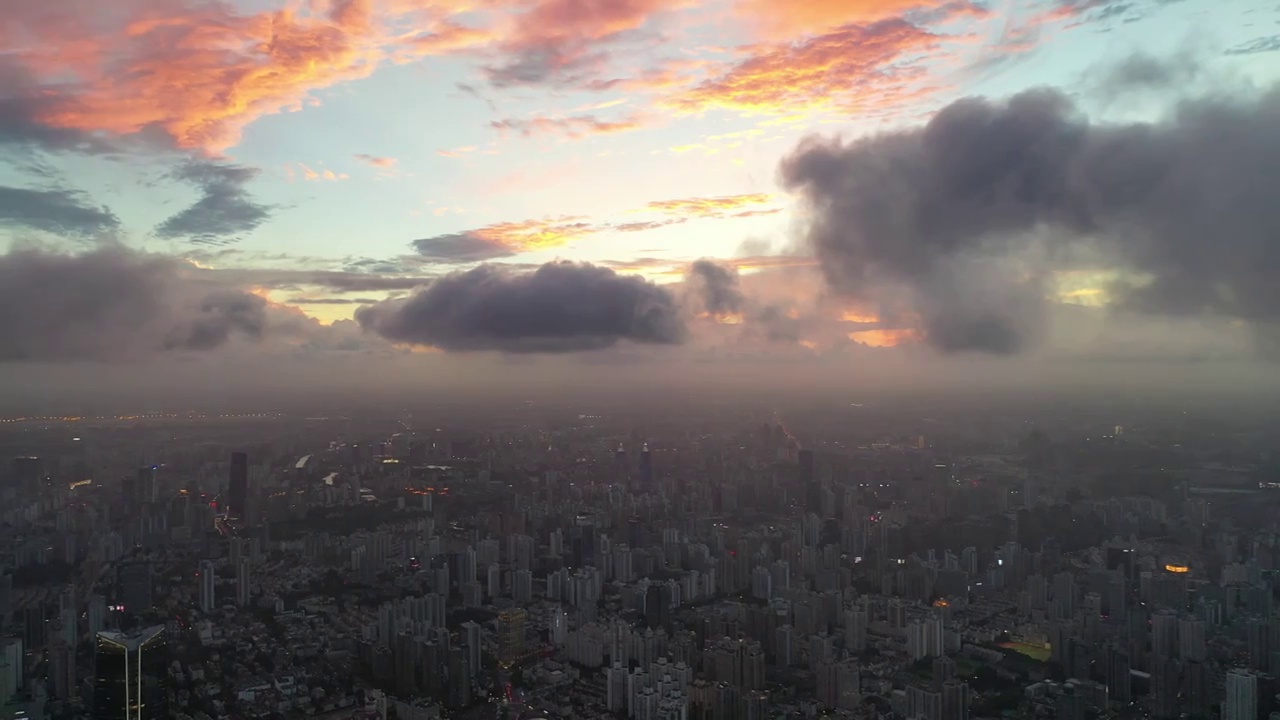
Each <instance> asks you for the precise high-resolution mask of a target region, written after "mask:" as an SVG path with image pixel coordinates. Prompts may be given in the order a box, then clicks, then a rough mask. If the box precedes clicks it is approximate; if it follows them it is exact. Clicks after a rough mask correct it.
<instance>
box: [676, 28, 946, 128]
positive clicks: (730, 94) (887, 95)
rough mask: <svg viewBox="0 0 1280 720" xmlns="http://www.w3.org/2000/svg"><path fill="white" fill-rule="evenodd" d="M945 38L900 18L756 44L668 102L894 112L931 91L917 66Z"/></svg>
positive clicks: (687, 107)
mask: <svg viewBox="0 0 1280 720" xmlns="http://www.w3.org/2000/svg"><path fill="white" fill-rule="evenodd" d="M940 41H941V38H940V37H939V36H937V35H935V34H933V33H931V32H929V31H927V30H924V29H923V28H920V27H917V26H916V25H913V24H911V23H909V22H907V21H905V20H902V19H893V20H885V21H882V22H878V23H875V24H873V25H863V26H855V25H850V26H846V27H844V28H841V29H839V30H836V31H833V32H829V33H826V34H824V35H819V36H816V37H813V38H810V39H808V40H805V41H803V42H799V43H795V44H780V45H766V46H758V47H756V48H754V49H753V51H754V54H753V55H752V56H750V57H748V58H747V59H745V60H742V61H740V62H737V63H736V64H729V65H726V66H724V67H723V68H722V69H721V71H720V72H719V74H717V75H715V76H714V77H711V78H709V79H707V80H704V81H703V82H701V83H698V84H697V85H695V86H693V87H691V88H688V89H687V90H684V91H680V92H677V93H676V94H675V95H674V96H672V97H670V98H667V99H666V100H665V101H664V103H665V104H667V105H669V106H672V107H673V108H675V109H677V110H682V111H685V112H702V111H705V110H708V109H715V108H720V109H727V110H736V111H739V112H744V113H763V114H771V115H777V114H787V115H803V114H804V113H806V112H810V111H813V110H822V109H839V110H842V111H846V112H848V111H861V112H865V111H868V110H875V109H880V108H884V107H886V106H893V107H896V106H898V105H899V104H902V103H905V102H906V101H907V100H909V99H912V98H914V97H918V96H919V95H920V94H921V93H922V92H925V91H927V89H926V88H922V87H921V83H920V80H921V75H922V68H921V67H920V66H919V65H913V61H918V60H921V59H922V58H923V57H924V56H925V54H926V53H928V52H930V51H932V50H935V49H936V48H937V47H938V46H939V43H940Z"/></svg>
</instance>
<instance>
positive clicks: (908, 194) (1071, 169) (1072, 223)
mask: <svg viewBox="0 0 1280 720" xmlns="http://www.w3.org/2000/svg"><path fill="white" fill-rule="evenodd" d="M781 174H782V178H783V182H784V183H785V185H786V186H787V187H788V188H790V189H791V190H792V191H794V192H796V193H799V194H801V195H802V196H803V197H804V198H805V199H806V200H807V201H808V203H809V205H810V208H811V215H812V216H811V222H810V225H809V227H808V229H807V233H806V236H805V240H806V242H807V243H808V244H809V245H810V246H811V247H812V249H813V251H814V253H815V254H816V256H817V258H818V260H819V261H820V263H821V268H822V271H823V273H824V275H825V277H826V280H827V282H828V284H829V286H830V287H831V288H832V289H833V290H835V291H837V292H839V293H841V294H843V295H845V296H849V297H853V298H859V299H863V300H867V301H872V302H878V303H880V304H881V306H882V307H885V306H887V307H889V308H891V309H894V310H896V311H899V312H901V313H903V314H904V315H913V316H915V317H918V318H919V325H920V326H921V328H922V329H923V330H924V333H925V335H926V337H927V338H928V339H929V341H930V342H932V343H933V344H934V345H935V346H936V347H939V348H941V349H943V350H979V351H986V352H995V353H1007V352H1013V351H1016V350H1019V349H1021V348H1023V347H1024V346H1026V345H1027V344H1028V343H1029V342H1032V341H1034V340H1035V333H1036V331H1037V329H1038V328H1039V327H1040V325H1042V324H1043V323H1042V318H1043V315H1044V311H1045V301H1044V298H1045V296H1046V295H1048V294H1050V288H1049V280H1050V278H1051V276H1052V273H1053V272H1055V271H1060V270H1064V269H1076V270H1089V271H1099V270H1106V271H1109V272H1111V273H1113V274H1115V275H1117V276H1118V277H1119V278H1120V279H1119V280H1118V281H1115V282H1114V283H1112V284H1110V286H1109V287H1108V288H1107V289H1108V290H1109V293H1110V295H1111V298H1112V302H1113V304H1114V306H1115V307H1117V308H1129V309H1136V310H1140V311H1143V312H1146V313H1158V314H1165V315H1212V316H1218V317H1225V318H1234V319H1241V320H1245V321H1249V322H1252V323H1255V324H1256V325H1258V326H1261V325H1262V324H1264V323H1268V322H1273V321H1275V320H1276V319H1277V318H1278V316H1280V282H1276V278H1277V277H1280V244H1277V242H1276V238H1277V237H1278V236H1280V203H1277V202H1276V201H1275V188H1276V187H1280V89H1272V90H1271V91H1269V92H1266V93H1264V94H1262V95H1261V96H1258V97H1253V98H1248V99H1226V98H1219V97H1214V98H1209V99H1202V100H1197V101H1189V102H1184V103H1182V104H1181V105H1179V106H1178V107H1177V109H1176V112H1173V113H1172V114H1171V115H1170V116H1169V118H1168V119H1166V120H1164V121H1161V122H1154V123H1146V124H1126V125H1120V124H1105V123H1091V122H1090V121H1089V120H1088V118H1086V117H1084V116H1083V115H1082V114H1080V112H1079V111H1078V110H1077V109H1076V108H1075V107H1074V106H1073V104H1072V102H1071V100H1069V99H1068V98H1067V97H1066V96H1065V95H1063V94H1062V93H1059V92H1056V91H1052V90H1037V91H1032V92H1026V93H1022V94H1020V95H1017V96H1014V97H1013V98H1011V99H1009V100H1008V101H1006V102H1001V103H995V102H990V101H987V100H982V99H966V100H961V101H958V102H956V103H953V104H952V105H950V106H948V107H946V108H944V109H943V110H942V111H940V112H939V113H938V114H937V115H936V116H934V118H933V119H932V120H930V122H929V123H928V124H927V125H925V126H924V127H921V128H918V129H913V130H909V131H904V132H899V133H896V134H888V135H882V136H878V137H874V138H870V139H865V140H860V141H855V142H850V143H846V142H842V141H840V140H824V139H810V140H807V141H805V142H804V143H802V144H801V146H800V147H798V148H797V150H796V152H795V153H794V154H793V155H792V156H790V157H789V158H787V159H786V160H785V161H784V162H783V164H782V168H781Z"/></svg>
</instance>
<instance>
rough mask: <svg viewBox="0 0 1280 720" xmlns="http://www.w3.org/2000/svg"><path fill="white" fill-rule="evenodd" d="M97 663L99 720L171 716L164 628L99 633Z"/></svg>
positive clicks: (95, 699) (149, 719) (95, 704)
mask: <svg viewBox="0 0 1280 720" xmlns="http://www.w3.org/2000/svg"><path fill="white" fill-rule="evenodd" d="M94 662H95V677H94V689H93V717H94V719H95V720H160V718H167V717H169V667H168V666H169V653H168V647H167V643H166V640H165V632H164V626H163V625H156V626H153V627H149V628H146V629H143V630H139V631H136V632H131V633H120V632H100V633H98V636H97V648H96V650H95V653H94Z"/></svg>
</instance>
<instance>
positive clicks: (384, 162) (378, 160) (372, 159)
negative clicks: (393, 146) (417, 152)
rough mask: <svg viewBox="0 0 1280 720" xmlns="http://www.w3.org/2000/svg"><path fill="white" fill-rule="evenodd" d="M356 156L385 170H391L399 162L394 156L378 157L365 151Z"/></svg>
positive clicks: (361, 160)
mask: <svg viewBox="0 0 1280 720" xmlns="http://www.w3.org/2000/svg"><path fill="white" fill-rule="evenodd" d="M355 158H356V159H357V160H359V161H360V162H362V163H366V164H368V165H372V166H374V167H376V168H381V169H383V170H390V169H391V168H393V167H395V166H396V163H397V162H398V161H397V160H396V159H395V158H393V157H377V156H376V155H366V154H364V153H360V154H359V155H356V156H355Z"/></svg>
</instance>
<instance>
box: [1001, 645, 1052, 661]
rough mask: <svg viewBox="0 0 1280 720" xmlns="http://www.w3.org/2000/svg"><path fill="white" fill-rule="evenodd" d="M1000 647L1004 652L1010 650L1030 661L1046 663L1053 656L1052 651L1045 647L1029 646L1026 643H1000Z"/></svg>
mask: <svg viewBox="0 0 1280 720" xmlns="http://www.w3.org/2000/svg"><path fill="white" fill-rule="evenodd" d="M999 645H1000V647H1002V648H1004V649H1005V650H1012V651H1014V652H1016V653H1018V654H1020V655H1026V656H1027V657H1029V658H1031V659H1032V660H1038V661H1039V662H1048V661H1049V658H1050V657H1051V656H1052V655H1053V650H1052V649H1051V648H1049V647H1048V646H1046V645H1029V644H1027V643H1018V642H1002V643H1000V644H999Z"/></svg>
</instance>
